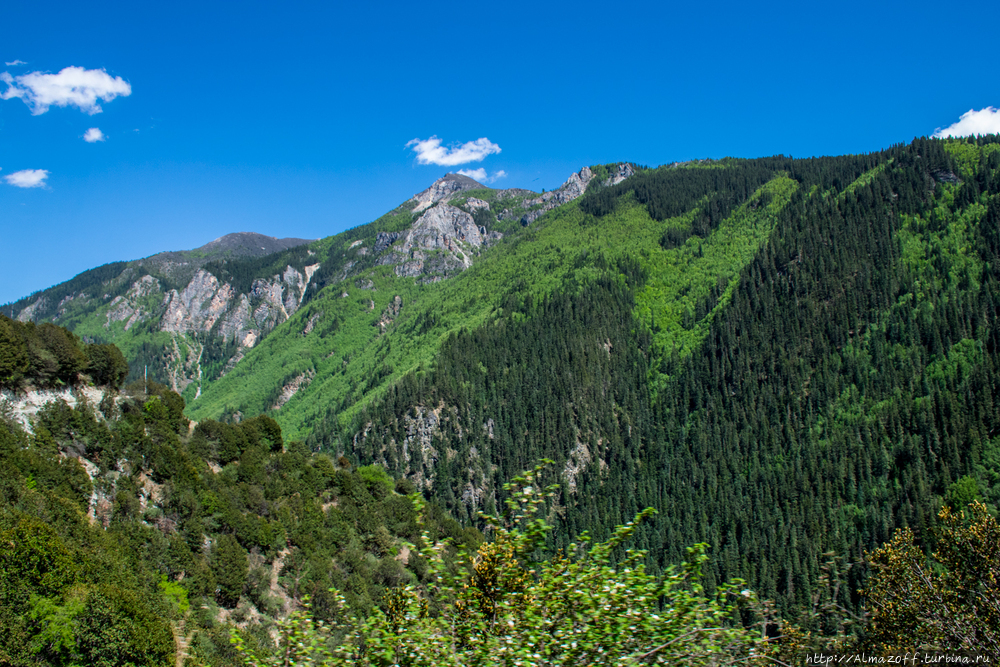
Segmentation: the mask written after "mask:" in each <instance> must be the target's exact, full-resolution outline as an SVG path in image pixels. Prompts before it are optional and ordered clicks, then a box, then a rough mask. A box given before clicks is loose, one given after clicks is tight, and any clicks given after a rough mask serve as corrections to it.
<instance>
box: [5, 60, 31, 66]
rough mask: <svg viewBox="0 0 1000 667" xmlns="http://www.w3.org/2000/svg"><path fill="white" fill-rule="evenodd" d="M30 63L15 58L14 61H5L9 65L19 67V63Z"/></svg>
mask: <svg viewBox="0 0 1000 667" xmlns="http://www.w3.org/2000/svg"><path fill="white" fill-rule="evenodd" d="M27 64H28V63H26V62H24V61H23V60H15V61H14V62H9V63H6V62H5V63H4V65H6V66H7V67H17V66H18V65H27Z"/></svg>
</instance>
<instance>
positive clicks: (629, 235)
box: [188, 176, 797, 438]
mask: <svg viewBox="0 0 1000 667" xmlns="http://www.w3.org/2000/svg"><path fill="white" fill-rule="evenodd" d="M796 187H797V184H796V182H795V181H793V180H792V179H790V178H788V177H786V176H779V177H777V178H775V179H773V180H772V181H770V182H769V183H768V184H766V185H765V186H764V187H762V188H761V189H760V190H759V191H758V192H757V193H755V195H754V196H753V197H752V198H751V200H750V201H748V202H747V203H746V204H745V205H743V206H741V207H739V208H738V209H736V210H735V211H734V213H733V214H732V215H731V216H730V218H729V219H728V220H726V221H724V222H723V223H722V224H721V225H720V226H719V228H718V229H716V230H715V231H714V232H712V233H711V234H710V235H709V236H708V237H706V238H705V239H703V240H702V239H697V238H692V239H691V240H690V241H689V242H688V243H687V244H686V245H684V246H681V247H678V248H673V249H670V250H663V249H661V247H660V244H659V240H660V237H661V235H662V234H663V231H664V229H665V228H666V227H667V226H670V225H678V224H685V221H684V220H685V217H684V216H682V217H681V218H680V219H672V220H668V221H665V222H657V221H654V220H652V219H651V218H650V217H649V215H648V213H647V212H646V209H645V207H642V206H639V205H636V204H635V203H634V202H633V201H631V198H630V197H625V198H623V201H622V202H621V204H620V205H619V207H618V208H617V209H616V210H615V212H614V213H612V214H610V215H607V216H604V217H602V218H600V219H595V218H594V217H593V216H590V215H586V214H584V213H582V212H581V210H580V208H579V205H578V203H577V202H572V203H570V204H567V205H564V206H561V207H559V208H557V209H554V210H553V211H550V212H549V213H547V214H546V215H545V216H543V217H542V218H540V219H539V220H537V221H536V222H535V223H534V224H532V225H531V226H530V227H527V228H520V229H517V230H515V232H514V233H512V234H509V235H508V236H507V237H506V238H504V239H503V241H502V242H501V243H500V244H499V245H498V247H496V248H492V249H489V250H485V251H483V252H482V254H481V256H480V257H479V258H478V259H477V261H476V264H475V265H474V266H473V267H471V268H470V269H468V270H466V271H464V272H462V273H461V274H459V275H458V276H455V277H453V278H449V279H447V280H443V281H441V282H436V283H429V284H422V283H421V282H419V281H417V280H415V279H413V278H403V277H397V276H396V275H395V273H394V272H393V270H392V267H389V266H377V267H374V268H372V269H370V270H368V271H367V272H366V273H364V274H363V275H361V276H354V275H352V276H350V277H349V278H348V279H346V280H343V281H340V282H338V283H336V284H332V285H330V286H329V287H328V288H327V289H325V290H324V291H323V292H322V293H320V294H319V295H318V296H317V297H315V298H313V299H312V301H310V302H309V303H308V304H307V306H305V307H304V308H303V309H301V310H300V311H299V312H298V313H296V314H295V315H294V316H293V317H292V318H291V319H290V320H289V321H288V322H286V323H284V324H283V325H281V326H280V327H278V328H277V329H276V330H275V331H274V332H272V333H271V334H270V335H269V336H268V337H267V338H266V339H264V341H262V342H261V343H260V344H258V346H257V347H255V348H254V349H252V350H250V351H248V352H247V355H246V357H245V358H244V359H243V361H241V362H240V364H239V365H238V366H237V367H236V368H235V369H234V370H233V371H232V372H230V373H229V374H228V375H226V376H225V377H224V378H222V379H221V380H219V381H218V382H216V383H215V384H214V385H212V386H211V387H208V388H207V389H204V390H203V394H202V397H201V398H200V399H199V400H198V401H196V402H195V403H194V404H193V405H191V406H190V407H189V409H188V414H190V415H191V417H192V418H194V419H204V418H224V417H225V416H227V415H231V414H233V413H235V412H240V413H242V414H244V415H250V414H259V413H262V412H268V411H272V412H271V414H273V416H274V417H275V419H277V420H278V421H279V423H280V424H281V426H282V429H283V430H284V431H285V433H286V434H287V435H288V437H289V438H303V437H305V436H306V435H307V434H308V433H309V432H310V431H311V428H312V424H314V423H317V421H318V420H329V419H336V420H338V421H339V422H340V423H341V425H343V426H347V425H348V424H350V423H351V420H352V419H353V418H354V415H355V414H357V412H358V410H359V409H360V408H361V407H363V406H365V405H367V404H369V403H370V402H371V401H373V400H376V399H377V398H378V397H380V396H381V395H383V393H384V391H385V390H386V389H387V388H388V387H389V386H391V385H392V384H393V383H394V382H396V381H398V380H399V379H400V378H402V376H403V375H405V374H406V373H408V372H410V371H412V370H415V369H419V368H421V367H425V368H426V367H429V366H430V365H431V364H432V363H433V361H434V357H435V355H436V353H437V350H438V349H439V348H440V345H441V343H442V341H443V340H444V339H445V338H446V337H447V336H448V335H450V334H451V333H452V332H455V331H458V330H460V329H462V328H465V329H474V328H476V327H479V326H482V325H484V324H486V323H488V322H489V321H491V320H496V319H497V318H499V317H500V316H501V313H502V309H503V306H504V304H505V302H506V299H507V296H508V295H510V294H514V293H516V294H517V296H518V298H525V297H529V296H530V297H531V298H534V299H539V298H542V297H544V296H545V295H548V294H551V293H552V292H554V291H555V290H558V289H566V288H569V289H573V288H574V286H575V287H576V288H578V287H579V286H582V285H584V284H586V283H587V282H589V281H591V280H594V279H596V278H597V277H598V276H600V275H601V274H602V272H604V271H606V270H607V269H606V266H607V265H608V264H609V262H613V261H614V260H616V259H618V258H624V257H633V258H638V259H639V261H640V262H641V263H642V265H643V268H644V269H645V271H646V273H647V274H648V276H649V280H648V283H647V286H646V288H645V289H644V290H642V291H641V292H640V297H639V305H638V307H637V313H636V314H637V317H639V318H640V320H641V321H643V322H646V321H648V319H649V317H650V315H653V317H654V318H655V320H656V322H655V324H654V331H655V332H656V337H657V344H658V346H659V347H660V348H661V349H664V350H667V349H673V348H674V346H681V347H682V348H683V349H684V350H685V352H690V350H692V349H693V348H694V347H696V346H697V344H698V343H699V342H700V340H701V339H702V338H703V337H704V331H705V330H706V328H707V326H708V324H709V323H710V321H711V317H712V316H713V315H712V313H714V312H715V310H716V309H720V308H723V307H724V306H725V304H726V303H728V299H729V295H730V294H731V290H732V287H733V286H734V285H735V284H736V280H737V278H738V276H739V273H740V270H741V269H742V268H743V266H745V265H746V263H747V262H749V261H750V259H752V258H753V257H754V255H755V254H756V253H757V251H758V250H759V249H760V247H761V245H762V244H763V243H764V242H766V240H767V238H768V236H769V235H770V233H771V231H772V230H773V227H774V223H775V216H776V214H777V212H778V211H779V210H780V209H781V208H782V207H783V206H785V204H786V203H787V202H788V200H789V198H790V197H791V195H792V193H793V192H794V191H795V188H796ZM473 192H474V194H475V195H482V196H481V197H477V198H480V199H483V200H484V201H489V198H490V197H491V196H493V197H495V195H496V193H495V191H484V192H482V193H480V192H478V191H473ZM466 194H467V193H463V195H466ZM469 196H472V195H471V194H470V195H469ZM465 201H467V197H465V198H463V199H462V200H460V202H459V201H456V202H455V203H464V202H465ZM500 203H501V204H502V203H503V200H501V202H500ZM341 243H342V242H340V241H332V242H331V245H332V247H337V245H338V244H341ZM370 243H371V240H370V239H367V240H366V241H365V245H370ZM343 245H345V246H346V247H348V248H349V247H350V243H344V244H343ZM602 267H605V268H602ZM359 278H361V279H363V280H370V281H371V283H372V285H373V287H374V289H361V288H359V287H358V284H359ZM720 284H722V285H724V286H725V289H724V293H723V295H722V297H721V298H720V299H719V300H718V303H717V304H716V305H715V308H714V309H713V310H712V311H711V312H709V313H707V314H706V315H704V316H703V317H701V318H699V319H697V320H696V321H692V322H689V321H688V320H687V319H685V318H688V317H689V314H690V313H691V312H692V311H693V309H694V307H695V304H696V302H697V301H698V300H699V299H701V298H703V297H704V296H706V295H708V294H709V293H710V292H711V290H712V289H713V288H715V287H716V286H718V285H720ZM345 294H346V296H344V295H345ZM396 296H399V297H400V300H401V304H402V305H401V308H400V309H399V313H398V315H395V317H393V318H392V319H391V320H390V319H388V318H387V317H386V313H387V312H388V309H389V306H390V304H392V303H393V301H394V299H395V297H396ZM511 316H512V317H514V318H517V317H523V315H520V314H519V313H518V312H516V310H515V312H513V313H511ZM310 321H312V322H313V326H312V327H311V328H310V326H309V323H310ZM685 325H687V326H685ZM307 329H308V331H307ZM296 383H298V390H297V391H296V392H295V393H294V395H292V396H291V398H287V397H286V398H285V399H282V396H283V393H282V392H283V391H284V392H285V393H290V391H291V389H292V388H293V387H294V386H295V385H296ZM282 400H287V402H284V404H283V405H281V407H280V409H279V410H277V411H274V409H275V408H276V407H277V406H278V405H279V401H282Z"/></svg>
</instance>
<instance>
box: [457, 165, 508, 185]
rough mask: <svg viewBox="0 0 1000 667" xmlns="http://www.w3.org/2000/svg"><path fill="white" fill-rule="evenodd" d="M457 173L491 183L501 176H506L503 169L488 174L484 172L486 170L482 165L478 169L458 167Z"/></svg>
mask: <svg viewBox="0 0 1000 667" xmlns="http://www.w3.org/2000/svg"><path fill="white" fill-rule="evenodd" d="M458 173H459V174H461V175H462V176H468V177H469V178H471V179H473V180H475V181H479V182H480V183H493V182H494V181H497V180H499V179H501V178H507V172H506V171H504V170H503V169H501V170H500V171H496V172H493V175H492V176H488V175H487V174H486V170H485V169H483V168H482V167H480V168H479V169H459V170H458Z"/></svg>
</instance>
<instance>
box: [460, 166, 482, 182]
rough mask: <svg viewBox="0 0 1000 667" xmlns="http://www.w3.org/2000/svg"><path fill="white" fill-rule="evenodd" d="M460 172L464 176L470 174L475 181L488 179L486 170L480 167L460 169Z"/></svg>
mask: <svg viewBox="0 0 1000 667" xmlns="http://www.w3.org/2000/svg"><path fill="white" fill-rule="evenodd" d="M458 173H459V174H461V175H462V176H468V177H469V178H471V179H472V180H474V181H485V180H486V170H485V169H483V168H482V167H480V168H479V169H459V170H458Z"/></svg>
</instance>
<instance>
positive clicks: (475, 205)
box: [465, 197, 490, 211]
mask: <svg viewBox="0 0 1000 667" xmlns="http://www.w3.org/2000/svg"><path fill="white" fill-rule="evenodd" d="M465 205H466V206H467V207H468V208H471V209H472V210H473V211H476V210H479V209H485V210H487V211H488V210H490V203H489V202H488V201H483V200H482V199H476V198H475V197H469V198H468V199H467V200H466V202H465Z"/></svg>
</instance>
